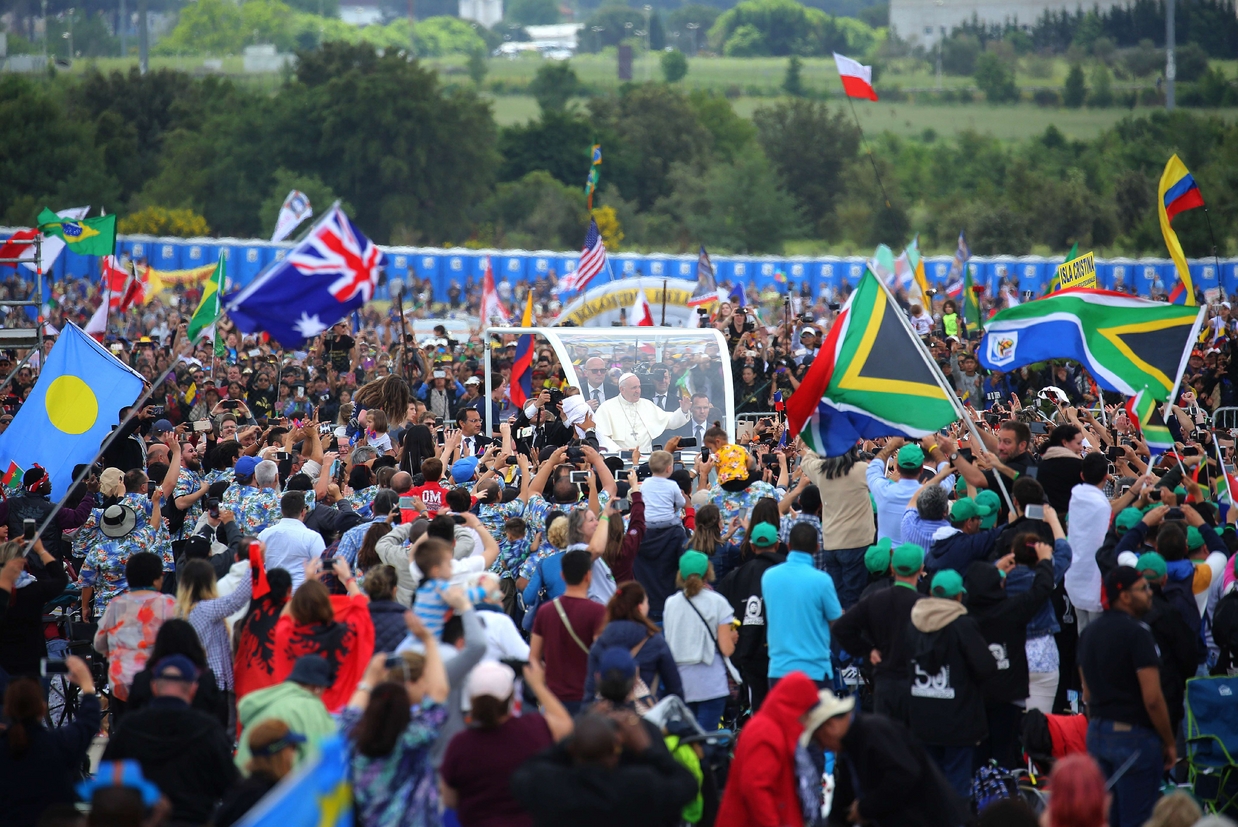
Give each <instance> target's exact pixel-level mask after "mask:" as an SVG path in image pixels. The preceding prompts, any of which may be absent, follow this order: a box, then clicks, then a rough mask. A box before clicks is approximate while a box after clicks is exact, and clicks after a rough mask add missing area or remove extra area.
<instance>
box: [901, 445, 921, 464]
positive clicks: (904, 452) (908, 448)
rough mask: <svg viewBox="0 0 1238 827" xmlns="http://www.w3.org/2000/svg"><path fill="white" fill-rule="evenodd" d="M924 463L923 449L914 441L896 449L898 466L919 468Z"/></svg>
mask: <svg viewBox="0 0 1238 827" xmlns="http://www.w3.org/2000/svg"><path fill="white" fill-rule="evenodd" d="M922 465H924V449H923V448H921V447H920V446H919V445H917V444H915V443H914V442H911V443H908V444H907V445H904V446H903V447H902V448H899V449H898V467H899V468H919V467H920V466H922Z"/></svg>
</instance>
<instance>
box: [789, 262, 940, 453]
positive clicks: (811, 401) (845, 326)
mask: <svg viewBox="0 0 1238 827" xmlns="http://www.w3.org/2000/svg"><path fill="white" fill-rule="evenodd" d="M930 359H931V357H930V356H929V354H928V352H927V351H926V350H925V349H924V345H923V343H922V342H921V341H920V340H919V339H918V338H917V337H916V336H915V334H913V333H912V331H911V328H910V327H909V326H908V324H907V321H906V319H905V318H904V317H903V314H902V310H901V309H900V308H899V306H898V304H897V303H895V301H894V299H893V298H892V297H891V296H890V292H889V291H888V290H887V289H886V287H885V285H883V284H882V283H881V280H880V279H878V278H877V277H876V276H875V275H873V271H872V270H871V269H870V270H867V271H865V273H864V277H863V278H862V279H861V280H860V283H859V285H858V286H857V287H856V289H855V292H854V293H852V294H851V298H850V299H849V300H848V301H847V304H846V305H844V306H843V309H842V310H840V311H839V313H838V316H837V318H835V319H834V326H833V327H831V328H830V332H829V334H828V335H827V336H826V339H825V343H824V344H823V345H822V346H821V351H820V353H818V354H817V357H816V358H815V359H814V360H813V363H812V367H810V368H809V369H808V373H807V374H805V376H804V381H803V382H802V383H801V384H800V386H799V388H798V389H797V390H796V391H795V393H794V394H792V395H791V398H790V399H789V400H788V401H787V423H788V425H789V426H790V428H791V434H792V435H793V436H794V435H795V434H797V433H798V434H799V436H800V437H801V438H802V439H803V440H804V443H805V444H807V445H808V447H809V448H811V449H812V450H813V451H815V452H816V453H818V454H821V455H822V456H830V457H833V456H840V455H842V454H845V453H846V452H847V451H848V450H850V449H851V448H852V447H854V446H855V444H856V442H857V441H858V440H861V439H878V438H880V437H885V436H901V437H904V438H907V439H919V438H921V437H925V436H928V435H929V434H931V433H933V432H934V431H936V430H938V429H940V428H944V427H945V426H946V425H949V424H950V423H951V422H953V421H954V420H955V419H957V418H958V414H957V411H956V409H955V406H954V402H953V397H952V395H951V393H950V392H949V391H947V390H946V388H945V387H944V386H943V385H942V383H941V380H940V378H939V373H938V372H937V370H936V369H935V367H934V366H932V364H931V362H930V361H929V360H930Z"/></svg>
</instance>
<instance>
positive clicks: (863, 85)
mask: <svg viewBox="0 0 1238 827" xmlns="http://www.w3.org/2000/svg"><path fill="white" fill-rule="evenodd" d="M834 65H835V66H837V67H838V75H839V77H841V78H842V81H843V91H844V92H846V93H847V97H849V98H866V99H868V100H870V101H875V100H877V92H876V90H874V89H873V67H871V66H864V65H863V64H861V63H860V62H859V61H857V60H852V59H851V58H849V57H844V56H843V55H840V54H839V53H838V52H835V53H834Z"/></svg>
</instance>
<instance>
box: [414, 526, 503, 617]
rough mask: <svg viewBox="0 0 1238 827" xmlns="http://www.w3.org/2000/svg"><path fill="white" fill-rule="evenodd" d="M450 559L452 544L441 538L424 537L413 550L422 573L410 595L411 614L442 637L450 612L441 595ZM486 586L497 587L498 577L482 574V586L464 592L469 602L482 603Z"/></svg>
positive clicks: (448, 580)
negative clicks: (411, 598) (419, 581)
mask: <svg viewBox="0 0 1238 827" xmlns="http://www.w3.org/2000/svg"><path fill="white" fill-rule="evenodd" d="M451 560H452V548H451V546H450V545H448V544H447V543H445V542H441V541H439V542H435V541H432V540H430V539H427V540H424V541H422V544H421V545H420V546H419V547H418V548H417V550H416V551H415V552H413V562H414V563H416V564H417V568H419V569H421V572H422V574H423V576H424V579H423V580H422V581H421V585H419V586H418V587H417V591H416V593H415V596H414V598H413V613H414V614H415V615H417V619H418V620H420V621H421V622H422V624H424V625H425V627H426V629H427V630H429V632H430V634H432V635H434V637H435V638H439V637H441V636H442V634H443V626H445V625H446V624H447V617H448V614H449V613H450V612H451V606H449V605H448V604H447V600H446V598H444V597H443V593H444V592H446V591H447V589H449V588H450V587H451V575H452V570H451ZM489 581H493V583H490V582H489ZM487 585H492V586H493V588H494V590H497V589H498V577H496V576H495V575H493V574H489V575H488V579H487V576H486V575H483V580H482V585H478V586H470V587H468V588H466V589H465V590H464V592H465V594H467V595H468V598H469V600H470V601H471V602H473V603H475V604H476V603H481V602H483V601H485V600H486V599H487V596H488V590H487V588H486V586H487Z"/></svg>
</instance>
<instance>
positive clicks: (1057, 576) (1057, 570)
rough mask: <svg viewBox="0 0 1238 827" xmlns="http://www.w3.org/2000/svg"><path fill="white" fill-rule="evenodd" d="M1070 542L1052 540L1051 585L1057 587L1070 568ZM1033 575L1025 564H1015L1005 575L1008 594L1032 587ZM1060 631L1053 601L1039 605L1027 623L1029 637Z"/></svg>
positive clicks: (1053, 633) (1018, 592)
mask: <svg viewBox="0 0 1238 827" xmlns="http://www.w3.org/2000/svg"><path fill="white" fill-rule="evenodd" d="M1070 559H1071V551H1070V543H1068V542H1067V541H1066V540H1055V541H1054V542H1053V585H1054V587H1058V586H1061V585H1062V579H1063V578H1064V577H1065V576H1066V570H1067V569H1068V568H1070ZM1034 577H1035V572H1033V571H1032V569H1031V568H1029V567H1027V566H1015V567H1014V568H1013V569H1011V571H1010V573H1009V574H1007V575H1006V591H1007V593H1009V594H1020V593H1022V592H1025V591H1027V590H1028V589H1030V588H1031V587H1032V580H1033V578H1034ZM1060 631H1062V627H1061V626H1059V625H1058V622H1057V615H1056V614H1054V612H1053V601H1052V600H1050V601H1049V602H1048V603H1046V604H1045V605H1043V606H1041V607H1040V611H1039V612H1037V613H1036V616H1035V617H1034V618H1032V622H1031V623H1029V624H1027V636H1028V637H1029V638H1033V637H1042V636H1044V635H1055V634H1057V633H1058V632H1060Z"/></svg>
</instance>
